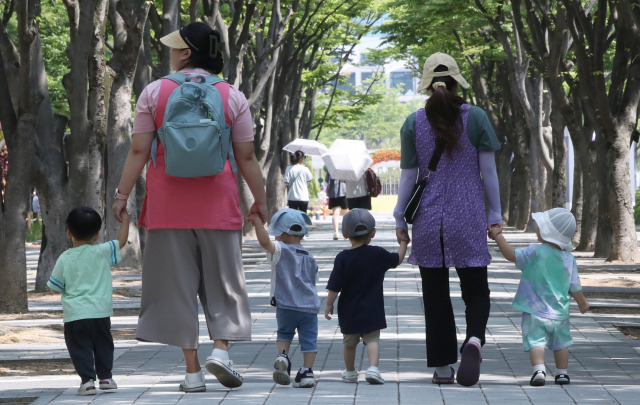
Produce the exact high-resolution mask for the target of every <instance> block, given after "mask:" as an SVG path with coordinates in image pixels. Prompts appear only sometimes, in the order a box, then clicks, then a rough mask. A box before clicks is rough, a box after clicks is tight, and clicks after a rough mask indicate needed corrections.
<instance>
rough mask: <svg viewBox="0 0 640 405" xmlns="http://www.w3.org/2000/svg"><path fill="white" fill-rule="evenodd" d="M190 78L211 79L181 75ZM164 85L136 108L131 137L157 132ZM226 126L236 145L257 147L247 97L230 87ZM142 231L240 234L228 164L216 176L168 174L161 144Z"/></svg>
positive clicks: (147, 92) (154, 86)
mask: <svg viewBox="0 0 640 405" xmlns="http://www.w3.org/2000/svg"><path fill="white" fill-rule="evenodd" d="M180 72H182V73H186V74H200V75H203V76H205V75H209V74H210V73H209V72H207V71H206V70H203V69H190V68H189V69H183V70H181V71H180ZM160 84H161V80H156V81H155V82H153V83H151V84H149V85H148V86H147V87H145V89H144V90H143V91H142V93H141V94H140V98H139V99H138V102H137V103H136V111H135V116H134V120H133V135H134V136H135V134H140V133H147V132H155V130H156V129H157V128H156V123H155V119H156V113H157V106H158V97H159V94H160ZM226 117H227V124H229V126H231V141H232V142H253V120H252V118H251V113H250V111H249V103H248V102H247V99H246V97H245V96H244V94H242V93H241V92H240V91H238V90H237V89H236V88H234V87H233V86H229V98H228V107H227V111H226ZM145 191H146V193H145V197H144V203H143V206H142V213H141V215H140V226H144V227H145V228H146V229H147V230H151V229H167V228H171V229H223V230H238V229H241V228H242V213H241V211H240V197H239V195H238V187H237V183H236V174H235V173H233V172H232V171H231V165H230V163H229V161H227V164H226V165H225V168H224V170H223V172H222V173H220V174H218V175H216V176H207V177H194V178H182V177H174V176H169V175H167V174H166V173H165V164H164V148H163V147H162V144H160V143H158V151H157V154H156V165H155V166H154V164H153V163H150V164H149V168H148V170H147V182H146V190H145Z"/></svg>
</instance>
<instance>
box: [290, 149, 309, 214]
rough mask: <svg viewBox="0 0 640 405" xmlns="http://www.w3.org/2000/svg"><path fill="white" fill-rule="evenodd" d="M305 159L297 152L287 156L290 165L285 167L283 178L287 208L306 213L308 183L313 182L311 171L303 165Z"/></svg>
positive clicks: (302, 154)
mask: <svg viewBox="0 0 640 405" xmlns="http://www.w3.org/2000/svg"><path fill="white" fill-rule="evenodd" d="M305 157H306V156H305V155H304V152H302V151H299V150H297V151H295V152H294V153H292V154H291V155H290V156H289V159H290V160H291V165H289V166H287V168H286V169H285V171H284V177H283V181H284V184H285V186H286V187H287V206H288V207H289V208H293V209H294V210H299V211H302V212H307V209H308V208H309V186H308V183H309V182H310V181H311V180H313V175H312V174H311V171H310V170H309V168H308V167H307V166H305V165H304V164H303V163H304V159H305Z"/></svg>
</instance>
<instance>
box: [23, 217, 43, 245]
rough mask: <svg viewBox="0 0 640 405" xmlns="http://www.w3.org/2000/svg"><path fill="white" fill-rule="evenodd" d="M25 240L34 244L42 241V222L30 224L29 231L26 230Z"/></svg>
mask: <svg viewBox="0 0 640 405" xmlns="http://www.w3.org/2000/svg"><path fill="white" fill-rule="evenodd" d="M25 240H26V241H27V242H36V241H39V240H42V221H36V222H32V223H31V229H27V234H26V236H25Z"/></svg>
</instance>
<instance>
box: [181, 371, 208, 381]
mask: <svg viewBox="0 0 640 405" xmlns="http://www.w3.org/2000/svg"><path fill="white" fill-rule="evenodd" d="M185 380H187V383H188V384H193V383H196V382H202V381H204V378H203V375H202V370H200V371H196V372H195V373H186V374H185Z"/></svg>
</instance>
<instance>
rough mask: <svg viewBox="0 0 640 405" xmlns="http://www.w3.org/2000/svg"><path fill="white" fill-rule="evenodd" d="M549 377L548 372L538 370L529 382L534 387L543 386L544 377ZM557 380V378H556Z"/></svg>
mask: <svg viewBox="0 0 640 405" xmlns="http://www.w3.org/2000/svg"><path fill="white" fill-rule="evenodd" d="M546 377H547V373H545V372H544V371H542V370H537V371H536V372H535V373H533V375H532V376H531V380H529V384H530V385H531V386H532V387H542V386H543V385H544V379H545V378H546ZM556 381H557V380H556Z"/></svg>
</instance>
